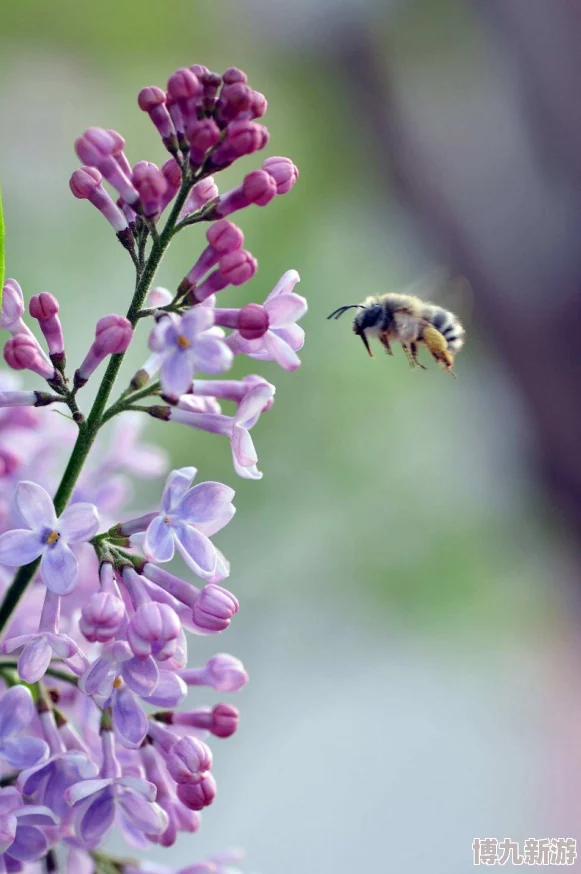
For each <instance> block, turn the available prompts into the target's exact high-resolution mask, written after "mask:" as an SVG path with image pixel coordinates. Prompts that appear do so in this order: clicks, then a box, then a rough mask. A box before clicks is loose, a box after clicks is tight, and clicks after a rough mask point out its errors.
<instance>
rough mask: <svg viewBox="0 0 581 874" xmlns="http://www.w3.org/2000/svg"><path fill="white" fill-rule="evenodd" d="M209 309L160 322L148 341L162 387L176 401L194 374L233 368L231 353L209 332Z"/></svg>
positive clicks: (212, 317)
mask: <svg viewBox="0 0 581 874" xmlns="http://www.w3.org/2000/svg"><path fill="white" fill-rule="evenodd" d="M213 325H214V314H213V312H212V310H211V308H210V307H196V308H195V309H191V310H188V311H187V312H186V313H185V315H183V316H178V315H176V314H175V313H171V314H169V315H167V316H164V317H163V318H161V319H160V320H159V322H158V323H157V325H156V326H155V328H154V329H153V331H152V332H151V335H150V337H149V348H150V349H151V350H152V351H153V352H156V353H158V355H159V356H160V359H159V363H160V365H161V374H160V377H161V387H162V390H163V393H164V394H165V395H167V396H169V397H176V398H177V397H179V396H180V395H181V394H185V392H187V391H188V389H189V388H190V387H191V384H192V379H193V376H194V373H195V372H200V371H201V372H203V373H211V374H216V373H223V372H224V371H225V370H228V369H229V368H230V367H231V366H232V360H233V356H232V352H231V351H230V349H229V348H228V346H227V345H226V343H225V342H224V341H223V340H222V339H221V338H220V337H218V336H216V335H215V334H214V333H211V332H210V329H211V328H212V327H213Z"/></svg>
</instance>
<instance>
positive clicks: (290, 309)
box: [227, 270, 307, 370]
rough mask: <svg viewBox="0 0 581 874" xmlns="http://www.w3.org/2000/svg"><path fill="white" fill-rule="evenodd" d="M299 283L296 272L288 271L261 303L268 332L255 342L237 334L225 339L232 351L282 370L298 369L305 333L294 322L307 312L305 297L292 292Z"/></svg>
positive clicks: (234, 333)
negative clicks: (275, 365)
mask: <svg viewBox="0 0 581 874" xmlns="http://www.w3.org/2000/svg"><path fill="white" fill-rule="evenodd" d="M299 281H300V276H299V274H298V273H297V271H296V270H287V272H286V273H284V274H283V276H282V277H281V278H280V279H279V281H278V282H277V284H276V285H275V287H274V288H273V290H272V291H271V292H270V294H269V295H268V297H267V298H266V300H265V301H264V309H265V310H266V313H267V315H268V330H267V331H266V332H265V333H264V334H263V335H262V337H260V338H259V339H257V340H246V339H245V338H244V337H242V336H241V334H240V333H239V332H238V331H234V332H233V333H232V334H231V335H230V337H228V341H227V342H228V345H229V346H230V348H231V349H232V350H233V351H234V352H242V353H243V354H244V355H248V356H249V357H250V358H256V359H257V360H258V361H276V362H277V364H280V366H281V367H283V368H284V369H285V370H296V369H297V367H299V366H300V363H301V362H300V358H299V356H298V355H297V352H298V350H299V349H301V348H302V346H303V344H304V342H305V332H304V331H303V329H302V328H301V327H299V325H297V324H296V322H297V321H298V320H299V319H301V318H302V317H303V316H304V315H305V313H306V311H307V302H306V300H305V298H304V297H301V296H300V295H299V294H295V293H294V292H293V288H294V287H295V285H296V284H297V282H299Z"/></svg>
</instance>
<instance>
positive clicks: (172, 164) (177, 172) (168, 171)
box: [160, 158, 182, 212]
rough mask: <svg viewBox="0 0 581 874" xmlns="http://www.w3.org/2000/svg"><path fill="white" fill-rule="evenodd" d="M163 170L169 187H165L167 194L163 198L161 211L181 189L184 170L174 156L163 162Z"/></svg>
mask: <svg viewBox="0 0 581 874" xmlns="http://www.w3.org/2000/svg"><path fill="white" fill-rule="evenodd" d="M161 172H162V173H163V178H164V179H165V181H166V183H167V188H166V189H165V194H164V195H163V197H162V198H161V204H160V207H161V212H163V211H164V209H165V208H166V206H167V205H168V204H169V203H171V201H172V200H173V199H174V197H175V196H176V194H177V193H178V191H179V190H180V186H181V184H182V171H181V169H180V166H179V164H178V163H177V161H176V160H175V159H174V158H169V160H167V161H166V162H165V164H163V166H162V168H161Z"/></svg>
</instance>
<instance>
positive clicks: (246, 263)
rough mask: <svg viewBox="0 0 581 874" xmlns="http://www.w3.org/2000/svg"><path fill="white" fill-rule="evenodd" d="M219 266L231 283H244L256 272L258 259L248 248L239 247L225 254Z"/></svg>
mask: <svg viewBox="0 0 581 874" xmlns="http://www.w3.org/2000/svg"><path fill="white" fill-rule="evenodd" d="M219 267H220V273H221V274H222V276H223V277H224V279H226V281H227V283H228V284H229V285H243V284H244V283H245V282H248V280H249V279H252V277H253V276H254V274H255V273H256V269H257V267H258V261H257V260H256V258H254V257H253V256H252V255H251V254H250V252H247V251H246V249H238V250H236V251H235V252H228V253H227V254H226V255H224V257H223V258H221V259H220V264H219Z"/></svg>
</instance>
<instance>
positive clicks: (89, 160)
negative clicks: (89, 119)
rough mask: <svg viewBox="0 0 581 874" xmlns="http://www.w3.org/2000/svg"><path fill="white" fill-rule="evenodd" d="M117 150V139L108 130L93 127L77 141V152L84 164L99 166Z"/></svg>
mask: <svg viewBox="0 0 581 874" xmlns="http://www.w3.org/2000/svg"><path fill="white" fill-rule="evenodd" d="M114 150H115V141H114V140H113V137H112V136H111V134H110V133H108V131H106V130H103V128H100V127H91V128H89V130H87V131H85V133H84V134H82V135H81V136H80V137H79V138H78V139H77V140H76V141H75V152H76V153H77V156H78V158H79V160H81V161H82V162H83V164H89V166H91V167H98V166H99V164H101V163H102V162H103V161H104V160H105V159H106V158H108V157H110V156H111V155H112V154H113V152H114Z"/></svg>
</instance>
